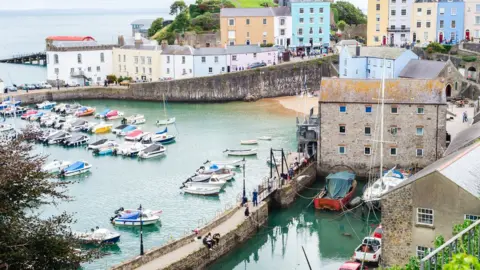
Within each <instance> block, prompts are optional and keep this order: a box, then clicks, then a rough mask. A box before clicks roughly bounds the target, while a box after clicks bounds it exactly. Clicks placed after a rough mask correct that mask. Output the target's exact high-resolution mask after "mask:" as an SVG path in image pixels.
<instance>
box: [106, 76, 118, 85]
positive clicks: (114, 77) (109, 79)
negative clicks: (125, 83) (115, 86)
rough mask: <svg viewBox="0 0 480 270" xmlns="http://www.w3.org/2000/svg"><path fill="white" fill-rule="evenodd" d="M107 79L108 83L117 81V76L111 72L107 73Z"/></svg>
mask: <svg viewBox="0 0 480 270" xmlns="http://www.w3.org/2000/svg"><path fill="white" fill-rule="evenodd" d="M107 81H108V83H113V82H116V81H117V76H115V75H113V74H111V75H107Z"/></svg>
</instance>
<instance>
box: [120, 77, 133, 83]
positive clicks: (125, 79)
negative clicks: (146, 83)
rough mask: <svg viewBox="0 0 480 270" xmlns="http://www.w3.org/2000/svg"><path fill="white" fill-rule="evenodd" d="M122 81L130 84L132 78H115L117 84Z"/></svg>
mask: <svg viewBox="0 0 480 270" xmlns="http://www.w3.org/2000/svg"><path fill="white" fill-rule="evenodd" d="M123 81H130V82H131V81H132V77H128V76H125V77H122V76H120V77H118V78H117V83H121V82H123Z"/></svg>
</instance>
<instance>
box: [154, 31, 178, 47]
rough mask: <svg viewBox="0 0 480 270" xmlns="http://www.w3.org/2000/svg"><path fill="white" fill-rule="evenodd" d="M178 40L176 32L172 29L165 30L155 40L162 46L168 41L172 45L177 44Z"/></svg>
mask: <svg viewBox="0 0 480 270" xmlns="http://www.w3.org/2000/svg"><path fill="white" fill-rule="evenodd" d="M176 38H177V35H176V32H175V31H174V30H173V31H172V30H171V29H170V27H169V28H168V29H163V30H162V31H160V32H158V33H157V34H156V35H155V40H157V41H158V43H159V44H161V43H162V41H164V40H166V41H167V42H168V44H170V45H172V44H175V39H176Z"/></svg>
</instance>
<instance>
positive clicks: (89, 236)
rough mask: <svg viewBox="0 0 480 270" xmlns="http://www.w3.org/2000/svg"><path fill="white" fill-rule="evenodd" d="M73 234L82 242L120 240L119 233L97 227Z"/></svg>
mask: <svg viewBox="0 0 480 270" xmlns="http://www.w3.org/2000/svg"><path fill="white" fill-rule="evenodd" d="M73 235H74V237H75V238H77V239H78V240H79V241H80V242H81V243H82V244H94V245H99V244H115V243H117V242H118V241H119V240H120V234H119V233H117V232H112V231H110V230H108V229H103V228H98V227H97V229H96V230H94V229H92V230H91V231H90V232H75V233H74V234H73Z"/></svg>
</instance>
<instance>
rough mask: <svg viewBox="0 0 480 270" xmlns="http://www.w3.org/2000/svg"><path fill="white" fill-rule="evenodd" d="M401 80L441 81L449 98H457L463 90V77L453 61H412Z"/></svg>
mask: <svg viewBox="0 0 480 270" xmlns="http://www.w3.org/2000/svg"><path fill="white" fill-rule="evenodd" d="M398 77H399V78H406V79H431V80H433V79H439V80H442V81H443V82H444V83H445V94H446V96H447V98H449V97H456V96H458V95H459V93H460V91H461V89H462V82H463V81H464V77H463V75H462V74H461V73H460V72H458V70H457V68H456V67H455V65H454V64H453V63H452V61H450V60H448V61H447V62H441V61H429V60H410V62H408V64H407V65H406V66H405V68H403V70H402V71H401V72H400V75H399V76H398Z"/></svg>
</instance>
